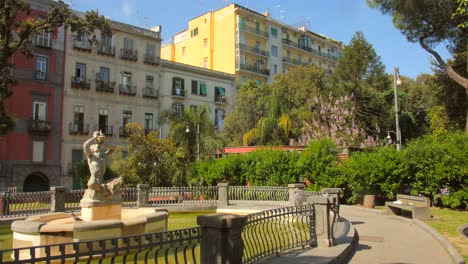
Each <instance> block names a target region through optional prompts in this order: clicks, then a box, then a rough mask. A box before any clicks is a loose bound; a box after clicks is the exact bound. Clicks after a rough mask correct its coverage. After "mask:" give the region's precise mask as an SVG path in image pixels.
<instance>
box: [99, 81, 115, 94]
mask: <svg viewBox="0 0 468 264" xmlns="http://www.w3.org/2000/svg"><path fill="white" fill-rule="evenodd" d="M114 87H115V82H109V81H101V80H98V79H96V91H97V92H104V93H113V92H114Z"/></svg>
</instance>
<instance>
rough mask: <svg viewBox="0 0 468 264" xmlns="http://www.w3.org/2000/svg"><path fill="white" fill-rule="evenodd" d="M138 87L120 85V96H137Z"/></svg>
mask: <svg viewBox="0 0 468 264" xmlns="http://www.w3.org/2000/svg"><path fill="white" fill-rule="evenodd" d="M136 93H137V92H136V86H135V85H130V84H120V85H119V94H123V95H132V96H135V95H136Z"/></svg>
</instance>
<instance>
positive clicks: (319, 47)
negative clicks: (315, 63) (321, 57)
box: [318, 46, 322, 54]
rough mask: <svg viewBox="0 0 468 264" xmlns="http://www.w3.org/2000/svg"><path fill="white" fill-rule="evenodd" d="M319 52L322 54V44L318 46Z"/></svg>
mask: <svg viewBox="0 0 468 264" xmlns="http://www.w3.org/2000/svg"><path fill="white" fill-rule="evenodd" d="M318 53H319V54H322V46H318Z"/></svg>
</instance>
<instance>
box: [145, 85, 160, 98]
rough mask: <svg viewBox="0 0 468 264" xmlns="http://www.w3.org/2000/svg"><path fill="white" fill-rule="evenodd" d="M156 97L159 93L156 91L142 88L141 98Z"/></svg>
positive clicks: (150, 88)
mask: <svg viewBox="0 0 468 264" xmlns="http://www.w3.org/2000/svg"><path fill="white" fill-rule="evenodd" d="M158 95H159V92H158V90H157V89H154V88H152V87H145V88H143V97H148V98H158Z"/></svg>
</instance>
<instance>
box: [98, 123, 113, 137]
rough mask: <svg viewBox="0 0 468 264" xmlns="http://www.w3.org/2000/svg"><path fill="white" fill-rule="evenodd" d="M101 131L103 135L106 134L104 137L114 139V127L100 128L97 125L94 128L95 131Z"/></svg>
mask: <svg viewBox="0 0 468 264" xmlns="http://www.w3.org/2000/svg"><path fill="white" fill-rule="evenodd" d="M97 130H99V131H101V132H102V133H104V135H105V136H106V137H112V135H113V134H114V133H113V130H114V127H113V126H99V125H96V126H95V127H94V131H97Z"/></svg>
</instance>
